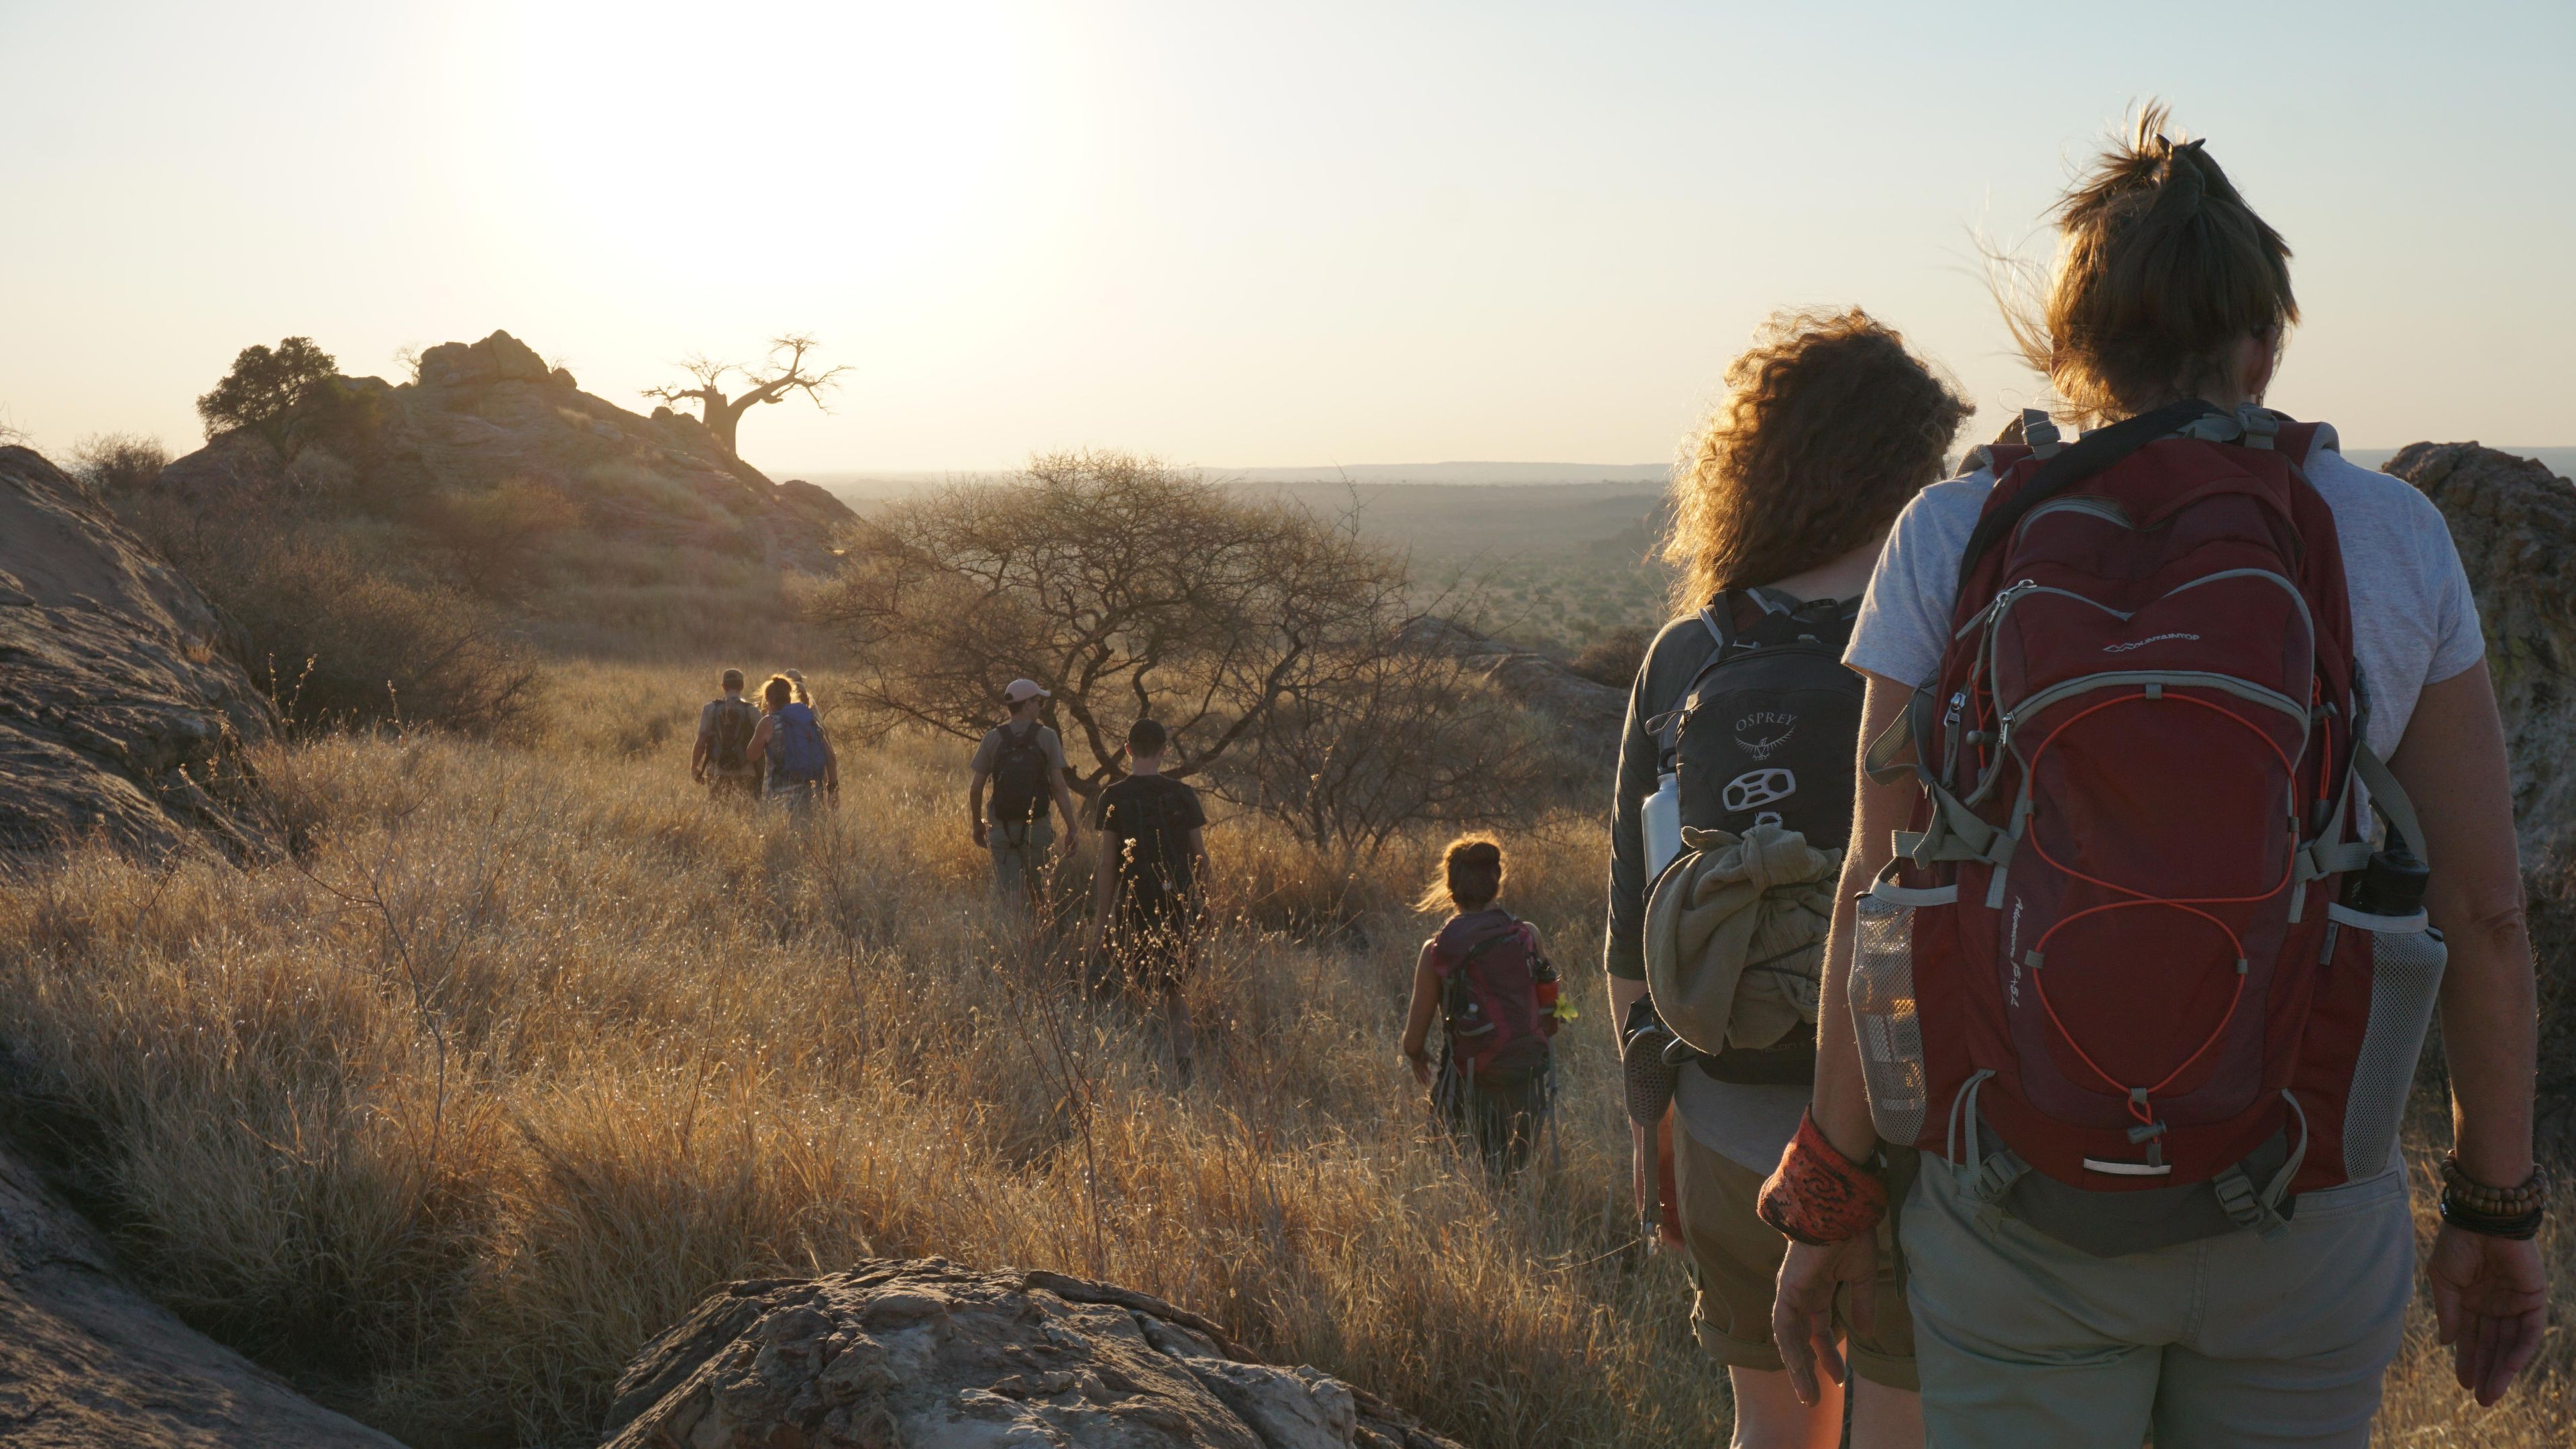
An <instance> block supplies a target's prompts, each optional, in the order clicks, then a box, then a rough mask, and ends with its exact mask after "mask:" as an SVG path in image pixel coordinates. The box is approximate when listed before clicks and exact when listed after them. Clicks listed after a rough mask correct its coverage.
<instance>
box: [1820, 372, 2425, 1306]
mask: <svg viewBox="0 0 2576 1449" xmlns="http://www.w3.org/2000/svg"><path fill="white" fill-rule="evenodd" d="M2025 436H2026V438H2027V439H2028V443H2027V445H2024V446H2012V445H1997V446H1995V447H1993V448H1992V449H1991V450H1990V453H1989V462H1990V466H1991V467H1992V468H1993V470H1994V474H1995V477H1996V483H1995V486H1994V488H1993V490H1992V492H1991V493H1990V494H1989V495H1988V497H1987V501H1986V504H1985V508H1984V511H1983V512H1982V514H1981V515H1980V516H1979V518H1978V520H1977V523H1976V528H1975V531H1974V533H1973V534H1972V535H1971V536H1970V539H1969V542H1968V545H1967V550H1966V554H1965V557H1964V559H1963V560H1962V562H1961V565H1960V570H1959V576H1960V583H1959V587H1958V593H1957V603H1956V605H1955V608H1954V611H1953V615H1952V618H1951V620H1950V628H1951V631H1952V636H1951V641H1950V643H1949V646H1948V649H1947V651H1946V652H1945V654H1944V655H1943V657H1942V660H1941V663H1940V666H1939V669H1938V672H1937V673H1936V674H1935V675H1934V677H1933V679H1932V680H1931V682H1930V684H1929V685H1928V686H1927V687H1926V688H1924V689H1923V690H1921V691H1920V692H1918V694H1917V696H1916V698H1915V700H1914V703H1913V705H1912V707H1911V708H1910V709H1909V710H1908V712H1907V714H1906V715H1905V716H1904V717H1903V718H1902V719H1901V720H1900V721H1899V722H1898V724H1897V726H1896V728H1894V729H1891V730H1890V731H1889V733H1888V736H1887V737H1886V738H1884V739H1882V740H1880V741H1878V742H1876V743H1875V744H1874V745H1873V748H1872V750H1871V756H1870V766H1871V772H1872V778H1874V779H1880V780H1888V779H1894V778H1900V777H1901V776H1902V774H1903V773H1904V772H1905V771H1907V770H1909V769H1910V771H1911V773H1912V774H1913V776H1914V778H1915V779H1916V781H1917V782H1918V784H1919V785H1920V786H1921V789H1922V791H1923V799H1922V802H1921V804H1920V805H1919V807H1918V809H1917V811H1916V815H1915V820H1914V827H1915V828H1914V829H1912V830H1911V831H1907V832H1904V833H1902V834H1900V835H1899V836H1898V838H1897V849H1898V859H1897V860H1896V861H1895V862H1894V863H1893V864H1892V866H1891V868H1890V870H1889V871H1888V872H1886V873H1885V874H1883V875H1882V876H1881V878H1880V880H1879V882H1878V884H1877V885H1876V887H1875V888H1874V889H1873V890H1872V891H1871V893H1870V894H1869V896H1868V897H1866V898H1865V899H1864V900H1863V901H1862V902H1861V916H1860V925H1859V936H1858V949H1857V955H1856V958H1855V963H1854V968H1853V988H1852V995H1853V999H1854V1010H1855V1016H1856V1019H1857V1021H1858V1024H1859V1031H1860V1038H1861V1044H1862V1056H1863V1065H1864V1069H1865V1072H1866V1074H1867V1077H1868V1083H1869V1087H1870V1095H1871V1105H1872V1112H1873V1116H1874V1118H1875V1119H1876V1120H1877V1122H1878V1125H1879V1131H1880V1133H1881V1135H1883V1136H1885V1137H1886V1138H1888V1139H1889V1140H1892V1141H1913V1142H1917V1143H1919V1144H1920V1145H1921V1146H1922V1147H1923V1148H1924V1149H1925V1150H1927V1151H1930V1150H1935V1149H1938V1150H1940V1151H1941V1152H1942V1153H1943V1155H1944V1157H1946V1158H1949V1159H1950V1160H1952V1161H1954V1162H1967V1163H1977V1162H1985V1163H1987V1167H1986V1170H1985V1172H1984V1174H1983V1177H1982V1179H1981V1181H1980V1183H1979V1185H1978V1188H1977V1192H1978V1195H1979V1196H1980V1197H1981V1198H1982V1199H1983V1200H1985V1201H1987V1202H1990V1203H1993V1204H1995V1205H1998V1206H2001V1207H2002V1208H2004V1209H2005V1210H2006V1211H2008V1212H2010V1213H2011V1214H2013V1215H2014V1216H2016V1217H2018V1218H2021V1219H2022V1220H2023V1221H2025V1222H2027V1223H2029V1224H2030V1225H2031V1226H2033V1227H2035V1228H2038V1229H2039V1230H2040V1231H2042V1232H2044V1233H2047V1234H2048V1235H2050V1236H2051V1237H2055V1238H2057V1239H2059V1240H2060V1241H2062V1242H2065V1243H2068V1244H2071V1245H2072V1246H2075V1247H2078V1248H2081V1249H2083V1250H2085V1251H2087V1252H2090V1253H2094V1254H2101V1255H2110V1254H2122V1253H2132V1252H2138V1251H2143V1250H2147V1249H2152V1248H2158V1247H2163V1246H2167V1245H2170V1244H2174V1243H2182V1242H2189V1241H2192V1240H2193V1239H2197V1238H2205V1237H2211V1236H2215V1235H2217V1234H2220V1233H2224V1232H2228V1231H2230V1230H2232V1229H2235V1228H2239V1227H2244V1228H2252V1229H2256V1230H2258V1231H2259V1232H2262V1233H2264V1234H2265V1235H2267V1236H2268V1235H2272V1234H2277V1233H2279V1232H2281V1231H2283V1229H2284V1225H2285V1218H2286V1217H2287V1216H2288V1215H2289V1214H2290V1213H2291V1212H2292V1211H2294V1203H2295V1200H2296V1198H2297V1195H2298V1194H2300V1193H2304V1192H2310V1191H2315V1190H2318V1189H2322V1188H2329V1187H2333V1186H2335V1185H2337V1184H2340V1183H2343V1182H2347V1181H2353V1180H2358V1179H2360V1178H2364V1177H2369V1176H2372V1175H2375V1174H2377V1173H2379V1172H2380V1171H2381V1170H2383V1169H2384V1168H2385V1167H2386V1165H2387V1163H2388V1162H2389V1160H2390V1152H2391V1150H2392V1148H2393V1146H2394V1142H2395V1134H2396V1131H2397V1126H2398V1116H2399V1109H2400V1107H2401V1106H2402V1103H2403V1100H2404V1098H2405V1095H2406V1091H2407V1086H2408V1083H2409V1081H2410V1079H2411V1077H2412V1074H2413V1069H2414V1063H2415V1058H2416V1054H2417V1052H2418V1050H2419V1049H2420V1047H2421V1045H2422V1042H2423V1037H2424V1031H2425V1026H2426V1023H2427V1021H2428V1019H2429V1017H2430V1014H2431V1011H2432V1008H2433V1003H2434V995H2435V988H2436V987H2437V985H2438V983H2439V980H2440V977H2441V972H2442V964H2443V957H2444V951H2443V947H2442V945H2441V942H2440V940H2439V938H2438V937H2437V936H2433V935H2428V934H2427V932H2426V921H2425V916H2424V914H2423V910H2422V901H2423V893H2424V886H2425V880H2426V869H2425V865H2424V862H2423V859H2422V851H2423V833H2422V831H2421V829H2420V827H2419V826H2418V825H2417V824H2416V820H2415V814H2414V810H2413V808H2412V806H2411V805H2410V803H2409V802H2408V800H2407V798H2406V795H2405V792H2404V791H2403V790H2401V789H2400V788H2399V787H2398V784H2397V781H2396V780H2395V778H2394V777H2392V776H2391V775H2390V774H2389V773H2388V770H2387V768H2386V766H2384V765H2383V764H2381V763H2380V761H2379V758H2378V757H2377V756H2376V755H2374V754H2373V753H2372V752H2371V750H2370V749H2369V748H2368V746H2367V745H2366V743H2365V742H2364V740H2365V734H2364V732H2365V730H2366V729H2367V725H2368V709H2369V700H2368V693H2367V689H2366V684H2367V681H2365V680H2363V679H2361V678H2360V677H2359V671H2358V669H2357V666H2356V662H2355V657H2354V643H2353V633H2352V618H2351V611H2350V608H2349V605H2348V601H2347V597H2346V592H2345V579H2344V569H2343V556H2342V550H2341V546H2340V544H2339V542H2338V538H2337V533H2336V529H2335V522H2334V517H2333V515H2332V513H2331V512H2330V511H2329V510H2328V507H2327V505H2326V502H2325V500H2324V498H2323V497H2321V496H2320V495H2319V494H2318V492H2317V491H2316V490H2315V489H2314V488H2313V487H2311V486H2309V484H2308V483H2307V481H2306V480H2305V478H2304V476H2303V474H2302V471H2301V469H2302V466H2303V465H2305V464H2307V463H2309V462H2310V461H2311V459H2312V457H2313V456H2314V455H2315V454H2318V453H2322V452H2325V451H2328V450H2331V449H2332V448H2333V446H2334V444H2333V439H2332V435H2331V433H2330V432H2326V431H2324V430H2322V429H2320V428H2319V427H2317V426H2315V425H2309V424H2298V423H2292V422H2290V421H2289V420H2287V419H2285V418H2283V417H2281V416H2280V415H2278V414H2275V413H2271V412H2268V411H2265V410H2264V409H2262V408H2260V407H2257V406H2255V405H2252V404H2248V405H2246V406H2244V407H2242V408H2240V409H2238V410H2237V411H2235V412H2234V413H2228V412H2224V411H2221V410H2220V409H2218V408H2216V407H2214V406H2212V405H2210V404H2207V403H2203V402H2198V401H2193V402H2187V403H2181V404H2175V405H2172V406H2168V407H2165V408H2160V409H2157V410H2155V411H2153V412H2150V413H2146V414H2143V415H2141V416H2139V417H2136V418H2133V419H2130V420H2128V421H2126V422H2122V423H2118V424H2115V425H2113V426H2110V427H2106V428H2102V429H2098V430H2096V431H2094V432H2091V433H2088V434H2086V435H2085V436H2084V438H2083V440H2082V441H2080V442H2077V443H2074V444H2071V445H2061V444H2060V443H2058V441H2057V439H2056V432H2055V429H2054V428H2053V427H2052V426H2050V425H2049V423H2048V421H2047V419H2046V417H2045V416H2044V415H2040V414H2032V415H2030V416H2029V417H2027V418H2026V420H2025ZM1908 745H1910V746H1911V749H1912V758H1911V760H1910V762H1907V763H1903V764H1900V763H1898V756H1899V755H1900V754H1902V753H1903V752H1904V751H1905V749H1906V747H1907V746H1908ZM2365 802H2366V804H2365ZM2369 809H2375V810H2376V811H2377V812H2378V813H2379V815H2380V816H2382V817H2383V818H2384V819H2385V820H2386V821H2387V823H2388V827H2389V829H2388V834H2387V837H2386V839H2385V842H2384V844H2382V845H2380V846H2376V847H2374V846H2373V845H2372V844H2370V843H2369V842H2368V841H2367V840H2366V839H2365V823H2366V822H2365V815H2366V813H2367V811H2368V810H2369ZM1997 1146H2000V1148H2001V1149H2002V1150H2000V1151H1990V1149H1993V1148H1996V1147H1997Z"/></svg>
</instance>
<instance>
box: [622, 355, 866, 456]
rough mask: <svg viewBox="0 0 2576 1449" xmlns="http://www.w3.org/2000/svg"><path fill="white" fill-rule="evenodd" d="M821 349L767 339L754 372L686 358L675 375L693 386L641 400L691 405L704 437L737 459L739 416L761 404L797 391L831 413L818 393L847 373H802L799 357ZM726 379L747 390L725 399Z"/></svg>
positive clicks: (648, 392)
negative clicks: (734, 377) (738, 380)
mask: <svg viewBox="0 0 2576 1449" xmlns="http://www.w3.org/2000/svg"><path fill="white" fill-rule="evenodd" d="M821 345H822V344H821V343H818V342H816V341H815V340H814V338H813V337H812V335H811V334H807V333H792V334H790V335H788V336H785V337H777V338H772V339H771V340H770V343H769V357H768V359H767V360H766V361H764V362H763V363H761V365H760V366H759V367H758V368H752V367H747V366H745V365H743V364H741V363H738V362H715V361H711V360H709V359H708V358H705V357H702V356H696V355H692V356H690V357H689V358H688V359H687V360H685V361H683V362H682V363H681V364H680V369H681V370H682V371H683V372H686V373H687V374H688V375H689V376H691V377H693V378H695V379H697V386H695V387H682V386H680V385H678V384H676V383H674V384H671V385H669V386H666V387H648V388H646V389H645V390H644V395H645V396H646V397H649V398H658V399H660V400H661V401H663V402H666V403H675V402H681V401H684V400H685V401H694V402H695V403H697V404H698V407H699V410H700V412H701V417H700V419H699V420H700V421H701V422H704V423H705V424H706V425H707V431H708V432H710V433H713V434H715V435H716V441H717V442H719V443H722V444H724V446H725V451H726V452H728V453H737V454H738V453H740V452H741V451H742V450H741V448H739V447H738V446H736V445H735V443H734V437H735V435H736V433H738V432H739V431H740V429H741V426H742V415H743V414H744V413H747V412H749V411H751V409H752V408H754V407H756V406H758V405H759V404H761V403H774V402H781V401H784V400H785V399H786V397H787V395H788V394H789V393H791V392H798V391H802V392H803V393H804V394H805V395H806V396H807V397H809V398H811V399H813V400H814V406H816V407H818V408H822V409H823V410H824V411H825V412H829V411H831V409H830V408H829V407H826V406H825V405H824V402H823V389H825V388H827V387H830V386H832V385H833V384H832V380H833V379H834V378H837V377H839V376H840V375H841V374H842V373H845V372H847V371H849V370H850V369H849V368H847V367H834V368H829V369H826V370H825V371H822V372H808V371H806V370H805V354H806V353H808V352H811V351H814V350H815V349H816V348H818V347H820V346H821ZM782 355H783V356H784V358H785V360H784V361H783V362H782V361H781V360H780V359H781V357H782ZM727 373H738V374H740V375H741V377H742V379H743V381H744V382H746V383H748V384H749V386H748V387H746V388H745V389H744V390H743V391H742V392H739V393H737V394H735V395H734V396H732V397H730V398H728V397H726V396H725V390H724V379H725V375H726V374H727Z"/></svg>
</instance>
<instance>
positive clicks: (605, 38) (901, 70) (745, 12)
mask: <svg viewBox="0 0 2576 1449" xmlns="http://www.w3.org/2000/svg"><path fill="white" fill-rule="evenodd" d="M467 24H468V28H467V30H466V31H465V33H463V34H461V35H460V36H459V40H460V42H461V48H462V49H464V50H466V51H467V52H469V53H467V54H465V55H462V56H460V57H459V59H461V60H462V61H463V62H464V64H463V65H462V66H461V67H459V68H458V69H459V70H461V71H462V72H463V73H465V74H468V75H471V76H473V77H475V79H474V80H473V81H471V82H469V84H471V85H472V86H473V88H474V89H475V91H476V92H477V94H476V95H475V96H474V98H473V99H474V101H475V104H474V106H473V108H472V110H471V111H470V112H469V114H472V115H474V116H475V117H476V118H477V121H478V124H477V125H475V126H474V127H473V128H472V129H473V130H474V131H476V132H477V133H478V134H477V135H475V136H474V137H473V138H472V139H473V144H472V151H473V152H474V164H476V165H477V166H479V167H481V168H483V170H482V176H483V178H484V179H485V180H487V181H488V180H494V179H506V180H507V182H508V183H509V190H510V191H511V192H512V193H514V195H513V198H512V205H513V212H514V215H513V216H512V217H511V218H510V223H511V224H512V225H529V224H536V225H544V226H548V227H550V228H554V229H570V230H573V231H576V232H578V233H580V234H582V235H584V236H586V237H587V239H588V241H589V244H590V248H591V252H590V254H591V255H594V256H597V257H598V258H600V259H601V262H602V264H603V265H607V266H615V267H617V269H618V270H620V271H628V270H631V271H633V272H636V273H639V274H642V276H643V277H645V278H651V279H656V280H661V281H670V280H674V279H677V278H681V277H685V276H688V275H691V274H693V273H694V272H696V271H698V270H699V269H703V268H706V267H708V266H711V265H713V266H728V267H731V266H743V265H756V264H757V259H758V257H759V256H760V255H761V254H762V253H763V251H764V250H766V249H769V248H775V247H777V246H779V245H781V244H782V243H786V242H788V241H789V240H790V239H791V238H792V239H794V243H795V245H797V246H798V247H799V248H800V251H801V254H802V255H805V256H806V257H808V258H813V257H816V256H820V257H823V258H827V259H828V260H829V261H830V263H831V264H832V265H834V266H836V267H841V268H850V269H856V270H860V271H871V270H878V269H883V268H888V267H893V266H899V265H901V264H902V263H903V262H904V261H905V260H907V259H908V258H911V257H915V256H918V255H920V254H921V253H923V252H925V251H929V250H933V249H936V248H937V247H939V246H940V245H941V243H942V241H943V239H945V238H946V237H948V236H949V235H950V234H951V233H953V232H954V231H955V230H957V229H958V228H959V227H960V226H961V225H963V224H965V223H966V222H967V220H968V219H969V216H970V214H971V213H973V212H975V211H976V210H977V209H978V206H979V203H989V202H990V201H992V200H993V199H994V197H995V193H996V192H997V190H998V189H999V188H998V186H997V183H998V181H999V179H1000V178H999V176H998V175H997V173H999V172H1000V171H1002V170H1003V169H1005V167H1006V165H1007V163H1008V160H1009V156H1008V153H1009V151H1010V148H1011V145H1012V143H1013V139H1014V135H1015V132H1016V131H1017V130H1018V128H1019V126H1020V120H1019V116H1020V113H1021V111H1022V109H1023V104H1024V100H1025V97H1024V94H1023V88H1022V86H1021V79H1022V76H1021V72H1022V70H1023V65H1022V56H1021V53H1020V52H1021V45H1020V42H1021V36H1020V34H1019V32H1018V28H1017V26H1016V24H1015V23H1014V19H1013V17H1012V16H1011V15H1010V14H1009V13H1008V12H1007V11H1006V10H1004V9H1002V8H1001V7H998V6H993V5H982V4H972V3H966V4H959V3H941V4H936V5H879V4H868V5H846V4H841V5H835V4H813V3H786V4H770V5H762V6H757V7H738V8H737V7H709V6H705V5H685V6H684V5H678V4H668V3H652V4H604V3H583V4H563V5H541V6H525V7H522V6H507V7H501V8H497V9H494V10H491V11H487V12H485V13H484V14H482V15H481V16H479V17H476V18H475V20H473V21H469V22H468V23H467ZM474 50H480V51H482V52H483V54H481V55H480V56H476V55H473V54H471V53H470V52H471V51H474ZM495 173H498V174H497V175H496V174H495ZM620 264H622V265H620Z"/></svg>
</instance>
